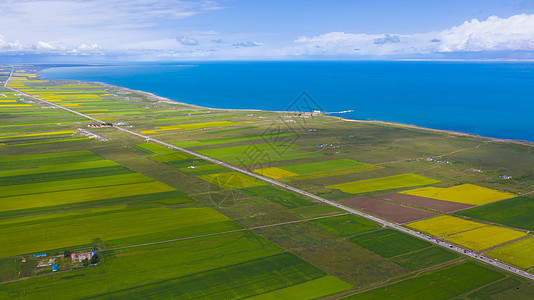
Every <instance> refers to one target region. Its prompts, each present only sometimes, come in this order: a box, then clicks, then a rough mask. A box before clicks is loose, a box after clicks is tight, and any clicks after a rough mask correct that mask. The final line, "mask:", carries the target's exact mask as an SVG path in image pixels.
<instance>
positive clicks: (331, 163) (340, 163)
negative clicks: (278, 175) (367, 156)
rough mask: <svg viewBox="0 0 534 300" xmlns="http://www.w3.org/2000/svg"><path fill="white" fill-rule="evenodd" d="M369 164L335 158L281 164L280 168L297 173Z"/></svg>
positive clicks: (302, 173)
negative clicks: (287, 164)
mask: <svg viewBox="0 0 534 300" xmlns="http://www.w3.org/2000/svg"><path fill="white" fill-rule="evenodd" d="M368 165H369V164H366V163H362V162H359V161H354V160H352V159H336V160H327V161H319V162H313V163H306V164H299V165H291V166H281V167H278V168H280V169H283V170H286V171H289V172H293V173H296V174H299V175H306V174H313V173H320V172H327V171H337V170H342V169H350V168H358V167H363V166H368Z"/></svg>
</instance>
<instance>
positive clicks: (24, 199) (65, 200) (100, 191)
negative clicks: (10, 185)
mask: <svg viewBox="0 0 534 300" xmlns="http://www.w3.org/2000/svg"><path fill="white" fill-rule="evenodd" d="M172 190H174V189H173V188H172V187H170V186H168V185H166V184H164V183H161V182H158V181H153V182H142V183H133V184H123V185H118V186H109V187H97V188H88V189H83V190H71V191H59V192H50V193H42V194H40V195H39V197H35V195H31V194H30V195H20V196H11V197H4V198H2V201H1V202H0V211H8V210H18V209H26V208H33V207H44V206H51V205H62V204H69V203H79V202H85V201H94V200H101V199H109V198H117V197H126V196H133V195H141V194H148V193H157V192H167V191H172Z"/></svg>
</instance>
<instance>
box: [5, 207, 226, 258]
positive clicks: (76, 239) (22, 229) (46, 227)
mask: <svg viewBox="0 0 534 300" xmlns="http://www.w3.org/2000/svg"><path fill="white" fill-rule="evenodd" d="M226 220H228V218H227V217H225V216H223V215H221V214H220V213H218V212H216V211H214V210H212V209H209V208H183V209H168V208H149V209H134V210H122V211H111V212H109V213H106V214H96V215H93V216H80V217H75V216H72V215H71V217H70V218H68V219H63V218H57V219H48V220H46V222H42V223H37V224H30V225H25V224H24V223H18V224H12V225H11V226H9V225H5V226H2V228H1V229H0V237H1V239H2V241H6V244H5V245H4V247H2V249H0V257H6V256H12V255H17V254H26V253H35V252H41V251H45V250H51V249H57V248H63V247H69V246H75V245H86V244H91V243H92V241H93V239H96V238H99V239H102V240H113V239H119V238H124V237H129V236H137V235H143V234H148V233H155V232H160V231H166V230H171V229H179V228H187V227H193V226H197V225H202V224H207V223H214V222H221V221H226Z"/></svg>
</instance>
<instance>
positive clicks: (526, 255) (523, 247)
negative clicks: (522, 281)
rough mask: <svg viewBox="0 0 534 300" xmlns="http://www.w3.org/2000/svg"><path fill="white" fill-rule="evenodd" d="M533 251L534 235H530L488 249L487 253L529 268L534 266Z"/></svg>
mask: <svg viewBox="0 0 534 300" xmlns="http://www.w3.org/2000/svg"><path fill="white" fill-rule="evenodd" d="M533 252H534V237H529V238H526V239H522V240H520V241H517V242H514V243H511V244H508V245H504V246H502V247H499V248H496V249H493V250H491V251H488V252H487V253H486V254H487V255H488V256H491V257H494V258H497V259H498V260H502V261H504V262H507V263H509V264H512V265H515V266H518V267H520V268H523V269H528V268H532V267H534V256H533V255H532V253H533Z"/></svg>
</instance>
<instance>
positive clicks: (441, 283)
mask: <svg viewBox="0 0 534 300" xmlns="http://www.w3.org/2000/svg"><path fill="white" fill-rule="evenodd" d="M503 277H504V275H502V274H500V273H498V272H495V271H492V270H489V269H486V268H484V267H482V266H480V265H478V264H475V263H471V262H467V263H463V264H460V265H457V266H454V267H450V268H446V269H442V270H437V271H431V272H428V273H426V274H423V275H421V276H417V277H415V278H411V279H408V280H404V281H401V282H399V283H394V284H391V285H388V286H387V288H383V287H381V288H377V289H374V290H371V291H368V292H365V293H361V294H358V295H354V296H352V297H349V298H347V299H427V300H431V299H451V298H454V297H456V296H459V295H461V294H463V293H466V292H468V291H471V290H473V289H476V288H478V287H481V286H484V285H486V284H489V283H492V282H494V281H496V280H499V279H501V278H503Z"/></svg>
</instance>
